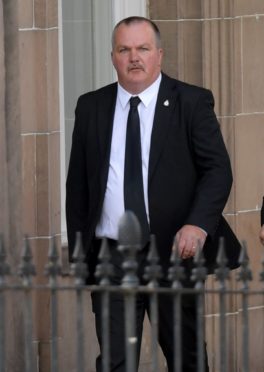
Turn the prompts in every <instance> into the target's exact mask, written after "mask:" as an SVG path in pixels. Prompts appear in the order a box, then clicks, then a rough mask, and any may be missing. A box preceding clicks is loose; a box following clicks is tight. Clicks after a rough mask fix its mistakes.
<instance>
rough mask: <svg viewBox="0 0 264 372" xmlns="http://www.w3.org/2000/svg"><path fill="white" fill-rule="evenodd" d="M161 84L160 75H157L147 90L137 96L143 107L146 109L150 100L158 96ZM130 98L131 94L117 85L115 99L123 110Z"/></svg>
mask: <svg viewBox="0 0 264 372" xmlns="http://www.w3.org/2000/svg"><path fill="white" fill-rule="evenodd" d="M160 82H161V74H159V76H158V78H157V79H156V80H155V81H154V83H152V84H151V85H150V86H149V87H148V88H147V89H145V90H143V92H141V93H139V94H137V96H138V97H139V98H140V99H141V102H142V103H143V105H144V106H145V107H148V105H149V103H150V102H151V100H152V98H153V97H154V96H155V95H157V94H158V90H159V86H160ZM131 97H132V95H131V93H129V92H128V91H127V90H125V89H124V88H123V87H122V86H121V85H120V84H119V83H118V88H117V99H118V100H119V102H120V103H121V106H122V108H123V109H124V108H125V107H126V105H127V104H128V102H129V100H130V98H131Z"/></svg>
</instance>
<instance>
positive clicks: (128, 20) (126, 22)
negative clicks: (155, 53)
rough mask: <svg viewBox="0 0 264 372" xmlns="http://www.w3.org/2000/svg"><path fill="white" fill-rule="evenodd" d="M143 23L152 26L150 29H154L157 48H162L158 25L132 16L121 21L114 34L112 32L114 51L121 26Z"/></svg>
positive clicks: (143, 18) (147, 19) (146, 19)
mask: <svg viewBox="0 0 264 372" xmlns="http://www.w3.org/2000/svg"><path fill="white" fill-rule="evenodd" d="M143 22H146V23H148V24H149V25H150V27H151V28H152V30H153V31H154V34H155V38H156V46H157V48H161V36H160V30H159V28H158V26H157V25H156V23H154V22H153V21H151V20H150V19H149V18H145V17H139V16H132V17H128V18H124V19H122V20H121V21H119V22H118V23H117V24H116V25H115V28H114V29H113V32H112V49H114V45H115V34H116V31H117V29H118V28H119V26H121V25H123V24H124V25H127V26H129V25H131V24H134V23H143Z"/></svg>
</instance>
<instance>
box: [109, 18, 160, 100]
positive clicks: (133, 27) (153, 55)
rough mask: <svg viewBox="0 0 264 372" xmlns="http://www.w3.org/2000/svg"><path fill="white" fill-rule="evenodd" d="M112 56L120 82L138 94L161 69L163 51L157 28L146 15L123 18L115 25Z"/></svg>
mask: <svg viewBox="0 0 264 372" xmlns="http://www.w3.org/2000/svg"><path fill="white" fill-rule="evenodd" d="M111 55H112V62H113V65H114V67H115V69H116V71H117V75H118V81H119V83H120V84H121V85H122V87H123V88H124V89H126V90H127V91H128V92H130V93H131V94H139V93H140V92H142V91H143V90H145V89H146V88H147V87H149V86H150V85H151V84H152V83H153V82H154V81H155V80H156V79H157V77H158V75H159V73H160V71H161V62H162V55H163V51H162V49H161V40H160V32H159V29H158V27H157V26H156V25H155V23H153V22H152V21H151V20H149V19H147V18H143V17H129V18H126V19H123V20H122V21H120V22H119V23H118V24H117V25H116V26H115V28H114V31H113V35H112V54H111Z"/></svg>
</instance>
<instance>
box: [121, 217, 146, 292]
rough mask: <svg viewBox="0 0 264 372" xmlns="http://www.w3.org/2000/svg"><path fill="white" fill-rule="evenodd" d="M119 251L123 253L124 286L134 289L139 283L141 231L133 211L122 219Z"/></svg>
mask: <svg viewBox="0 0 264 372" xmlns="http://www.w3.org/2000/svg"><path fill="white" fill-rule="evenodd" d="M118 237H119V238H118V250H119V251H120V252H122V253H123V255H124V261H123V264H122V268H123V270H124V277H123V279H122V286H124V287H134V286H137V285H138V283H139V279H138V277H137V268H138V264H137V260H136V256H137V252H138V251H139V250H140V248H141V246H142V244H141V230H140V224H139V222H138V219H137V217H136V216H135V214H134V213H133V212H131V211H126V212H125V213H124V214H123V216H122V217H121V219H120V222H119V230H118Z"/></svg>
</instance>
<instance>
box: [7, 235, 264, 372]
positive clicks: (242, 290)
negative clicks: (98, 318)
mask: <svg viewBox="0 0 264 372" xmlns="http://www.w3.org/2000/svg"><path fill="white" fill-rule="evenodd" d="M119 249H120V250H121V251H122V252H123V255H124V261H123V269H124V276H123V280H122V283H121V285H120V286H112V285H111V280H110V278H111V273H112V267H111V263H110V252H109V247H108V243H107V240H103V242H102V246H101V251H100V255H99V261H100V262H99V264H98V266H97V270H96V275H97V277H98V278H99V284H98V285H88V286H87V285H85V278H86V276H87V267H86V265H85V263H84V255H83V251H82V245H81V238H80V235H79V236H78V238H77V243H76V248H75V252H74V258H75V262H74V263H73V264H71V275H72V276H73V278H74V280H73V282H72V284H70V285H69V284H68V285H62V284H61V282H60V281H59V280H58V279H59V278H60V276H61V274H62V271H61V266H60V257H59V254H58V250H57V247H56V242H55V239H53V240H52V244H51V246H50V251H49V255H48V261H47V264H46V266H45V275H46V276H47V278H48V281H47V283H46V284H42V285H40V284H36V283H35V282H34V280H33V277H34V276H35V275H36V274H37V273H36V269H35V266H34V264H33V257H32V254H31V248H30V245H29V239H28V238H25V240H24V247H23V252H22V255H21V264H20V265H19V268H18V274H19V277H20V279H21V280H20V281H19V283H17V282H16V283H15V284H13V283H12V281H10V280H9V277H12V275H14V272H13V273H11V269H10V266H9V265H8V263H7V259H6V251H5V248H4V245H3V241H2V239H1V242H0V372H6V371H7V369H6V360H5V351H6V338H7V336H8V335H7V332H6V329H5V324H6V316H7V314H6V298H7V296H8V294H9V293H10V292H16V291H18V292H20V293H23V317H24V330H25V332H24V333H25V339H24V344H23V352H24V357H25V371H23V372H33V371H34V372H35V371H36V366H35V362H34V360H33V359H34V355H33V354H34V353H33V349H32V332H33V326H34V324H33V322H34V321H33V314H32V312H33V310H32V292H33V291H48V292H49V294H50V334H51V348H50V371H51V372H58V371H60V366H59V350H58V345H57V342H56V340H57V337H58V334H57V331H58V293H59V292H61V291H72V292H74V293H75V294H76V297H75V298H76V345H77V347H76V350H77V352H76V364H75V365H76V369H75V370H76V372H84V371H85V370H86V369H85V354H86V353H87V351H86V350H85V348H84V345H85V342H84V341H85V334H84V326H83V323H84V314H83V299H84V295H85V294H86V293H87V292H91V291H95V292H100V293H101V296H102V304H103V306H102V309H103V311H102V324H103V329H104V331H103V340H102V354H103V371H104V372H108V371H109V296H110V295H111V293H114V292H118V293H122V294H123V296H124V302H125V331H126V342H125V347H126V371H127V372H135V371H136V368H137V367H136V352H137V351H136V350H137V345H136V333H135V298H136V295H137V294H138V293H145V294H147V295H148V296H149V298H150V314H151V316H150V322H151V325H152V327H151V332H152V333H151V345H150V348H151V356H152V357H151V371H153V372H158V371H159V363H158V342H157V339H158V295H159V294H160V293H166V294H168V295H169V296H172V298H173V304H174V305H173V306H174V323H173V325H172V326H173V330H174V341H175V342H174V345H175V352H174V356H175V358H174V370H175V372H180V371H182V362H181V341H180V340H181V337H180V335H181V297H182V295H183V294H186V293H193V294H195V296H196V297H197V302H196V303H197V338H198V350H197V353H198V370H197V372H199V371H203V370H204V359H203V339H204V336H205V331H204V329H205V317H204V312H205V311H204V310H205V309H204V295H206V296H212V295H216V296H217V301H218V306H219V334H218V339H219V342H218V345H219V350H216V352H217V353H218V354H219V363H218V367H217V371H221V372H227V371H231V370H230V367H229V365H228V350H227V317H226V306H227V296H240V298H241V314H242V322H241V324H242V328H241V356H242V363H241V367H240V369H239V370H241V371H243V372H252V371H253V370H252V369H251V366H250V362H249V319H248V317H249V311H248V309H249V305H248V300H249V296H250V295H260V296H263V294H264V290H263V287H262V288H260V289H258V290H253V289H250V287H249V283H250V281H251V280H252V271H251V269H250V262H249V258H248V254H247V247H246V244H245V243H243V244H242V249H241V254H240V264H241V266H240V268H239V269H238V270H237V275H236V279H237V281H238V283H239V285H238V286H237V288H235V289H230V288H229V286H228V285H227V283H228V281H229V269H228V267H227V260H226V256H225V248H224V241H223V240H220V243H219V252H218V257H217V265H218V267H217V268H216V270H215V279H216V283H217V285H216V288H207V287H206V286H205V279H206V268H205V267H204V258H203V255H202V251H200V252H199V253H198V254H197V255H196V257H195V268H194V269H193V272H192V280H193V281H194V287H193V288H192V289H190V288H183V286H182V284H181V280H182V277H183V275H184V271H183V267H182V265H181V259H180V257H179V256H178V254H177V251H175V252H173V253H172V257H171V267H170V269H169V271H168V278H169V280H170V281H171V286H170V287H169V288H163V287H160V286H159V278H160V275H161V267H160V266H159V257H158V254H157V250H156V246H155V239H154V237H152V241H151V244H150V249H149V254H148V265H147V266H146V268H145V278H146V280H147V284H146V285H144V286H142V285H140V284H139V278H138V277H137V272H136V268H137V249H138V247H137V246H135V245H134V244H131V242H130V241H129V239H128V240H127V239H126V240H125V244H124V242H121V244H120V245H119ZM259 281H260V283H261V282H264V262H262V269H261V272H260V274H259ZM261 368H263V364H262V367H261ZM260 370H261V369H260ZM63 372H68V371H65V370H63ZM183 372H184V371H183Z"/></svg>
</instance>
